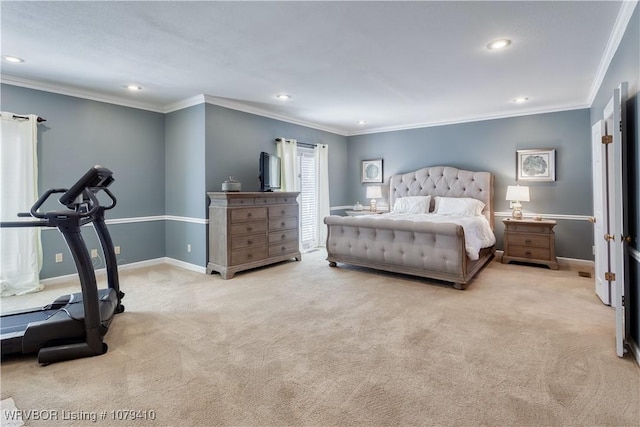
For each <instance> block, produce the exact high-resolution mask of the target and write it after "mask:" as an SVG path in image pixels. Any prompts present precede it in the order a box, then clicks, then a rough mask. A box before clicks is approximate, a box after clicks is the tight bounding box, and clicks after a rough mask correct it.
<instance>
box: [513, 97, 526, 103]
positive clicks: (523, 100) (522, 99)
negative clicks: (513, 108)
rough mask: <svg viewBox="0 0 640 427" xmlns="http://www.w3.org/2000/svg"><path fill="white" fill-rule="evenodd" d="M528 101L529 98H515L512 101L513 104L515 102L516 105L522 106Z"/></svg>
mask: <svg viewBox="0 0 640 427" xmlns="http://www.w3.org/2000/svg"><path fill="white" fill-rule="evenodd" d="M528 100H529V98H525V97H524V96H522V97H520V98H516V99H514V100H513V102H515V103H516V104H523V103H525V102H527V101H528Z"/></svg>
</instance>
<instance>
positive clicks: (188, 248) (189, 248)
mask: <svg viewBox="0 0 640 427" xmlns="http://www.w3.org/2000/svg"><path fill="white" fill-rule="evenodd" d="M187 252H191V244H187Z"/></svg>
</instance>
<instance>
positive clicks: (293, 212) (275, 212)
mask: <svg viewBox="0 0 640 427" xmlns="http://www.w3.org/2000/svg"><path fill="white" fill-rule="evenodd" d="M285 216H298V206H297V205H283V206H271V207H269V219H275V218H283V217H285Z"/></svg>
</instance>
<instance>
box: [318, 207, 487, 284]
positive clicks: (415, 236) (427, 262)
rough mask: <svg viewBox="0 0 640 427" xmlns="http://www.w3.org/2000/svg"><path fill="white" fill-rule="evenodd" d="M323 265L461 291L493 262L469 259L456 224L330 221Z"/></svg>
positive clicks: (484, 258)
mask: <svg viewBox="0 0 640 427" xmlns="http://www.w3.org/2000/svg"><path fill="white" fill-rule="evenodd" d="M324 222H325V224H326V225H327V228H328V234H327V261H329V263H330V265H332V266H335V263H337V262H342V263H346V264H353V265H358V266H362V267H370V268H375V269H378V270H384V271H391V272H396V273H403V274H410V275H415V276H420V277H427V278H433V279H438V280H445V281H449V282H453V283H454V286H455V287H456V288H458V289H463V288H464V287H465V285H466V284H467V283H468V282H469V280H470V279H471V277H472V276H473V275H474V274H475V273H476V272H477V271H478V270H479V269H480V267H482V265H483V264H484V262H486V261H487V260H488V259H490V258H491V256H492V255H493V252H492V251H490V254H489V255H482V254H481V257H480V259H479V260H478V261H477V262H472V261H470V260H469V259H468V257H467V255H466V251H465V241H464V229H463V228H462V226H460V225H456V224H442V223H440V224H435V223H428V222H425V223H415V222H411V221H394V220H386V219H380V218H375V219H374V218H371V219H369V218H366V217H341V216H328V217H326V218H325V219H324Z"/></svg>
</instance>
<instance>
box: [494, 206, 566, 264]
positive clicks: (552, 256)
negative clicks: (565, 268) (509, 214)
mask: <svg viewBox="0 0 640 427" xmlns="http://www.w3.org/2000/svg"><path fill="white" fill-rule="evenodd" d="M502 222H503V223H504V226H505V229H504V254H503V255H502V263H503V264H508V263H509V262H511V261H521V262H528V263H534V264H542V265H546V266H548V267H549V268H550V269H552V270H557V269H558V260H557V258H556V238H555V233H554V232H553V227H555V225H556V221H551V220H543V219H534V220H529V219H519V220H514V219H511V218H506V219H505V220H503V221H502Z"/></svg>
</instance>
